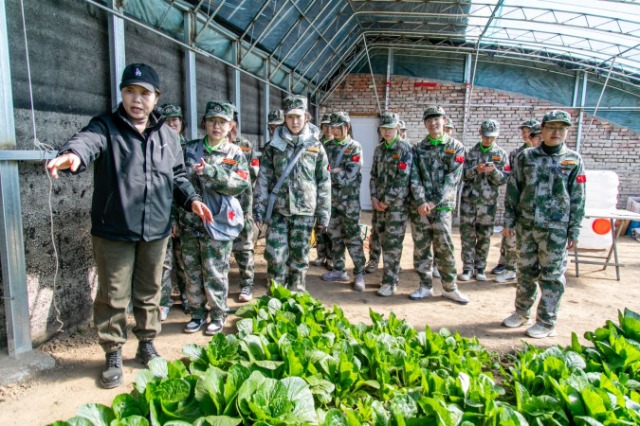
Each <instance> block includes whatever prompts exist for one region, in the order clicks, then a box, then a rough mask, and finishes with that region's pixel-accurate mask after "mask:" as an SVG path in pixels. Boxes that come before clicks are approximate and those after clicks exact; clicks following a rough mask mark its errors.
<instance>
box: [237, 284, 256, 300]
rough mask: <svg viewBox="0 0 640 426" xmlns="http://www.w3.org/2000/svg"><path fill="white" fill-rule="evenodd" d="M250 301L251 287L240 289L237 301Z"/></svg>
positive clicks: (251, 296)
mask: <svg viewBox="0 0 640 426" xmlns="http://www.w3.org/2000/svg"><path fill="white" fill-rule="evenodd" d="M251 299H253V292H252V291H251V287H242V288H241V289H240V296H238V300H239V301H241V302H250V301H251Z"/></svg>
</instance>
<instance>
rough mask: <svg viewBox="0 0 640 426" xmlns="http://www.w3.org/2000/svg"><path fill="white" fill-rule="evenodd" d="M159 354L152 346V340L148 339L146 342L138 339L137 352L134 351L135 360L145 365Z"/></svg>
mask: <svg viewBox="0 0 640 426" xmlns="http://www.w3.org/2000/svg"><path fill="white" fill-rule="evenodd" d="M159 356H160V355H159V354H158V351H156V348H155V347H154V346H153V342H152V341H151V340H148V341H146V342H143V341H140V342H138V352H136V362H139V363H140V364H142V365H144V366H145V367H146V366H148V365H149V361H151V360H152V359H154V358H158V357H159Z"/></svg>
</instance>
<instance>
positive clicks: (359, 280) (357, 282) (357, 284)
mask: <svg viewBox="0 0 640 426" xmlns="http://www.w3.org/2000/svg"><path fill="white" fill-rule="evenodd" d="M353 289H354V290H355V291H364V274H363V273H360V274H358V275H356V278H355V279H354V281H353Z"/></svg>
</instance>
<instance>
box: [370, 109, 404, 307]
mask: <svg viewBox="0 0 640 426" xmlns="http://www.w3.org/2000/svg"><path fill="white" fill-rule="evenodd" d="M398 120H399V117H398V114H396V113H390V112H385V113H383V114H382V116H381V117H380V125H379V126H378V129H379V131H380V135H381V136H382V142H381V143H380V144H378V146H376V149H375V150H374V152H373V163H372V164H371V180H370V181H369V189H370V192H371V204H372V205H373V208H374V209H375V210H376V212H377V215H376V216H377V218H376V220H375V226H376V230H377V232H378V236H379V238H380V243H381V245H382V263H383V273H382V285H381V286H380V288H379V289H378V291H377V293H378V295H379V296H391V295H392V294H393V293H395V291H396V284H397V283H398V274H399V272H400V271H399V269H400V257H401V255H402V243H403V241H404V233H405V230H406V227H407V219H408V210H407V203H406V200H407V196H408V195H409V180H410V177H411V164H412V162H413V159H412V153H411V146H410V145H409V144H408V143H407V142H405V141H403V140H402V139H400V135H398Z"/></svg>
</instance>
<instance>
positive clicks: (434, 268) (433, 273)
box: [431, 266, 442, 278]
mask: <svg viewBox="0 0 640 426" xmlns="http://www.w3.org/2000/svg"><path fill="white" fill-rule="evenodd" d="M431 276H432V277H433V278H442V277H441V276H440V271H438V267H437V266H434V267H433V271H432V272H431Z"/></svg>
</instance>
